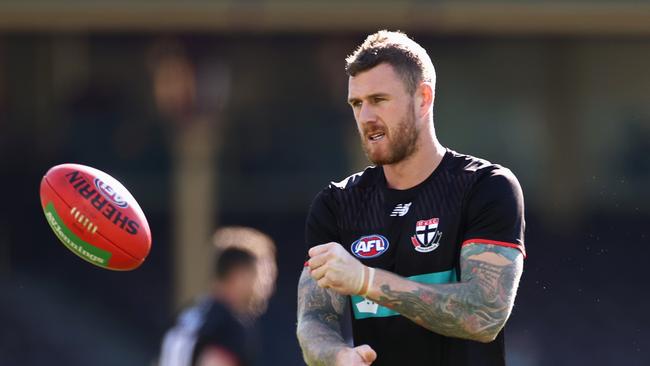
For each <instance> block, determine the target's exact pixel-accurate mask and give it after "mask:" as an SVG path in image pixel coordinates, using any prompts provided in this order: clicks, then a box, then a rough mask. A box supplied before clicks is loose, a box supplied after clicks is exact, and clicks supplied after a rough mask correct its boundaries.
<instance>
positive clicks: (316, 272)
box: [309, 266, 327, 281]
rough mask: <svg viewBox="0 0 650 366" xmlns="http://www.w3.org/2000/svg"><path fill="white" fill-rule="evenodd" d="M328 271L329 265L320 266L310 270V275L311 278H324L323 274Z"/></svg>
mask: <svg viewBox="0 0 650 366" xmlns="http://www.w3.org/2000/svg"><path fill="white" fill-rule="evenodd" d="M326 273H327V266H320V267H318V268H316V269H313V270H311V271H309V275H310V276H311V278H313V279H314V280H316V281H318V280H320V279H321V278H323V276H325V274H326Z"/></svg>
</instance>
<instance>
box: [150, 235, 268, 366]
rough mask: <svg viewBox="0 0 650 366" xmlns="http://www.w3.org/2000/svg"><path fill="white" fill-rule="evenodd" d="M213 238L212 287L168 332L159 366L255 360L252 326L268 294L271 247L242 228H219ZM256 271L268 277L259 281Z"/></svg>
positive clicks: (239, 365) (245, 364)
mask: <svg viewBox="0 0 650 366" xmlns="http://www.w3.org/2000/svg"><path fill="white" fill-rule="evenodd" d="M214 240H215V246H216V247H217V248H216V256H215V262H214V263H215V264H214V280H213V282H212V288H211V289H210V291H209V293H208V294H207V296H205V297H204V298H202V299H201V300H200V301H198V302H197V304H195V305H194V306H192V307H190V308H189V309H187V310H185V311H184V312H183V313H182V314H181V315H180V316H179V318H178V321H177V324H176V325H175V326H174V327H173V328H172V329H171V330H169V331H168V332H167V334H166V335H165V338H164V340H163V345H162V352H161V356H160V366H249V365H252V364H254V362H255V353H256V344H255V337H254V334H253V332H252V329H251V326H252V325H253V324H252V323H253V321H254V318H255V317H256V316H258V315H260V314H261V312H263V311H264V310H265V307H266V300H267V299H268V296H270V295H271V293H272V290H271V289H269V287H273V285H274V282H275V254H274V253H275V247H274V245H273V242H272V241H271V239H270V238H268V237H267V236H266V235H264V234H262V233H261V232H259V231H257V230H254V229H251V228H243V227H227V228H222V229H220V230H218V231H217V232H216V233H215V236H214ZM269 267H270V269H269ZM261 275H263V276H266V277H268V278H265V279H263V280H261V279H260V276H261ZM269 280H270V282H269ZM260 283H263V284H264V285H265V286H264V287H265V288H264V289H260V287H259V284H260Z"/></svg>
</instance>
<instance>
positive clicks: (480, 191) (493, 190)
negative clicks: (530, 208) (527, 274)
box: [463, 167, 526, 256]
mask: <svg viewBox="0 0 650 366" xmlns="http://www.w3.org/2000/svg"><path fill="white" fill-rule="evenodd" d="M466 218H467V219H466V222H467V225H466V230H465V233H464V235H463V245H465V244H468V243H470V242H472V243H482V244H494V245H501V246H506V247H512V248H516V249H519V250H520V251H521V252H522V253H523V254H524V256H526V250H525V247H524V227H525V220H524V197H523V193H522V191H521V186H520V185H519V181H517V178H516V177H515V176H514V174H512V172H511V171H510V170H508V169H506V168H503V167H499V168H496V169H494V170H492V171H491V172H489V173H486V174H485V176H483V177H481V178H480V179H479V181H478V182H477V183H476V185H475V186H474V190H473V192H472V194H471V195H470V198H469V201H468V203H467V216H466Z"/></svg>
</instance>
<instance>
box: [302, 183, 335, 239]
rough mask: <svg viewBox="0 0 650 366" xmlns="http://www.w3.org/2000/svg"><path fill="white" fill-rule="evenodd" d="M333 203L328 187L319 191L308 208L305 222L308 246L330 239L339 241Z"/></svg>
mask: <svg viewBox="0 0 650 366" xmlns="http://www.w3.org/2000/svg"><path fill="white" fill-rule="evenodd" d="M335 212H336V211H335V203H334V200H333V197H332V193H331V191H330V188H326V189H324V190H323V191H321V192H320V193H319V194H318V195H317V196H316V198H314V201H313V202H312V204H311V207H310V208H309V214H307V222H306V224H305V243H306V245H307V250H309V248H311V247H313V246H316V245H319V244H325V243H328V242H331V241H335V242H339V241H340V240H339V230H338V227H337V225H336V216H335Z"/></svg>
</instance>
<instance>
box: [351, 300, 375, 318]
mask: <svg viewBox="0 0 650 366" xmlns="http://www.w3.org/2000/svg"><path fill="white" fill-rule="evenodd" d="M355 306H356V307H357V310H358V311H359V312H360V313H372V314H377V309H379V305H377V303H376V302H373V301H370V300H368V299H363V300H362V301H359V302H358V303H356V304H355Z"/></svg>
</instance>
